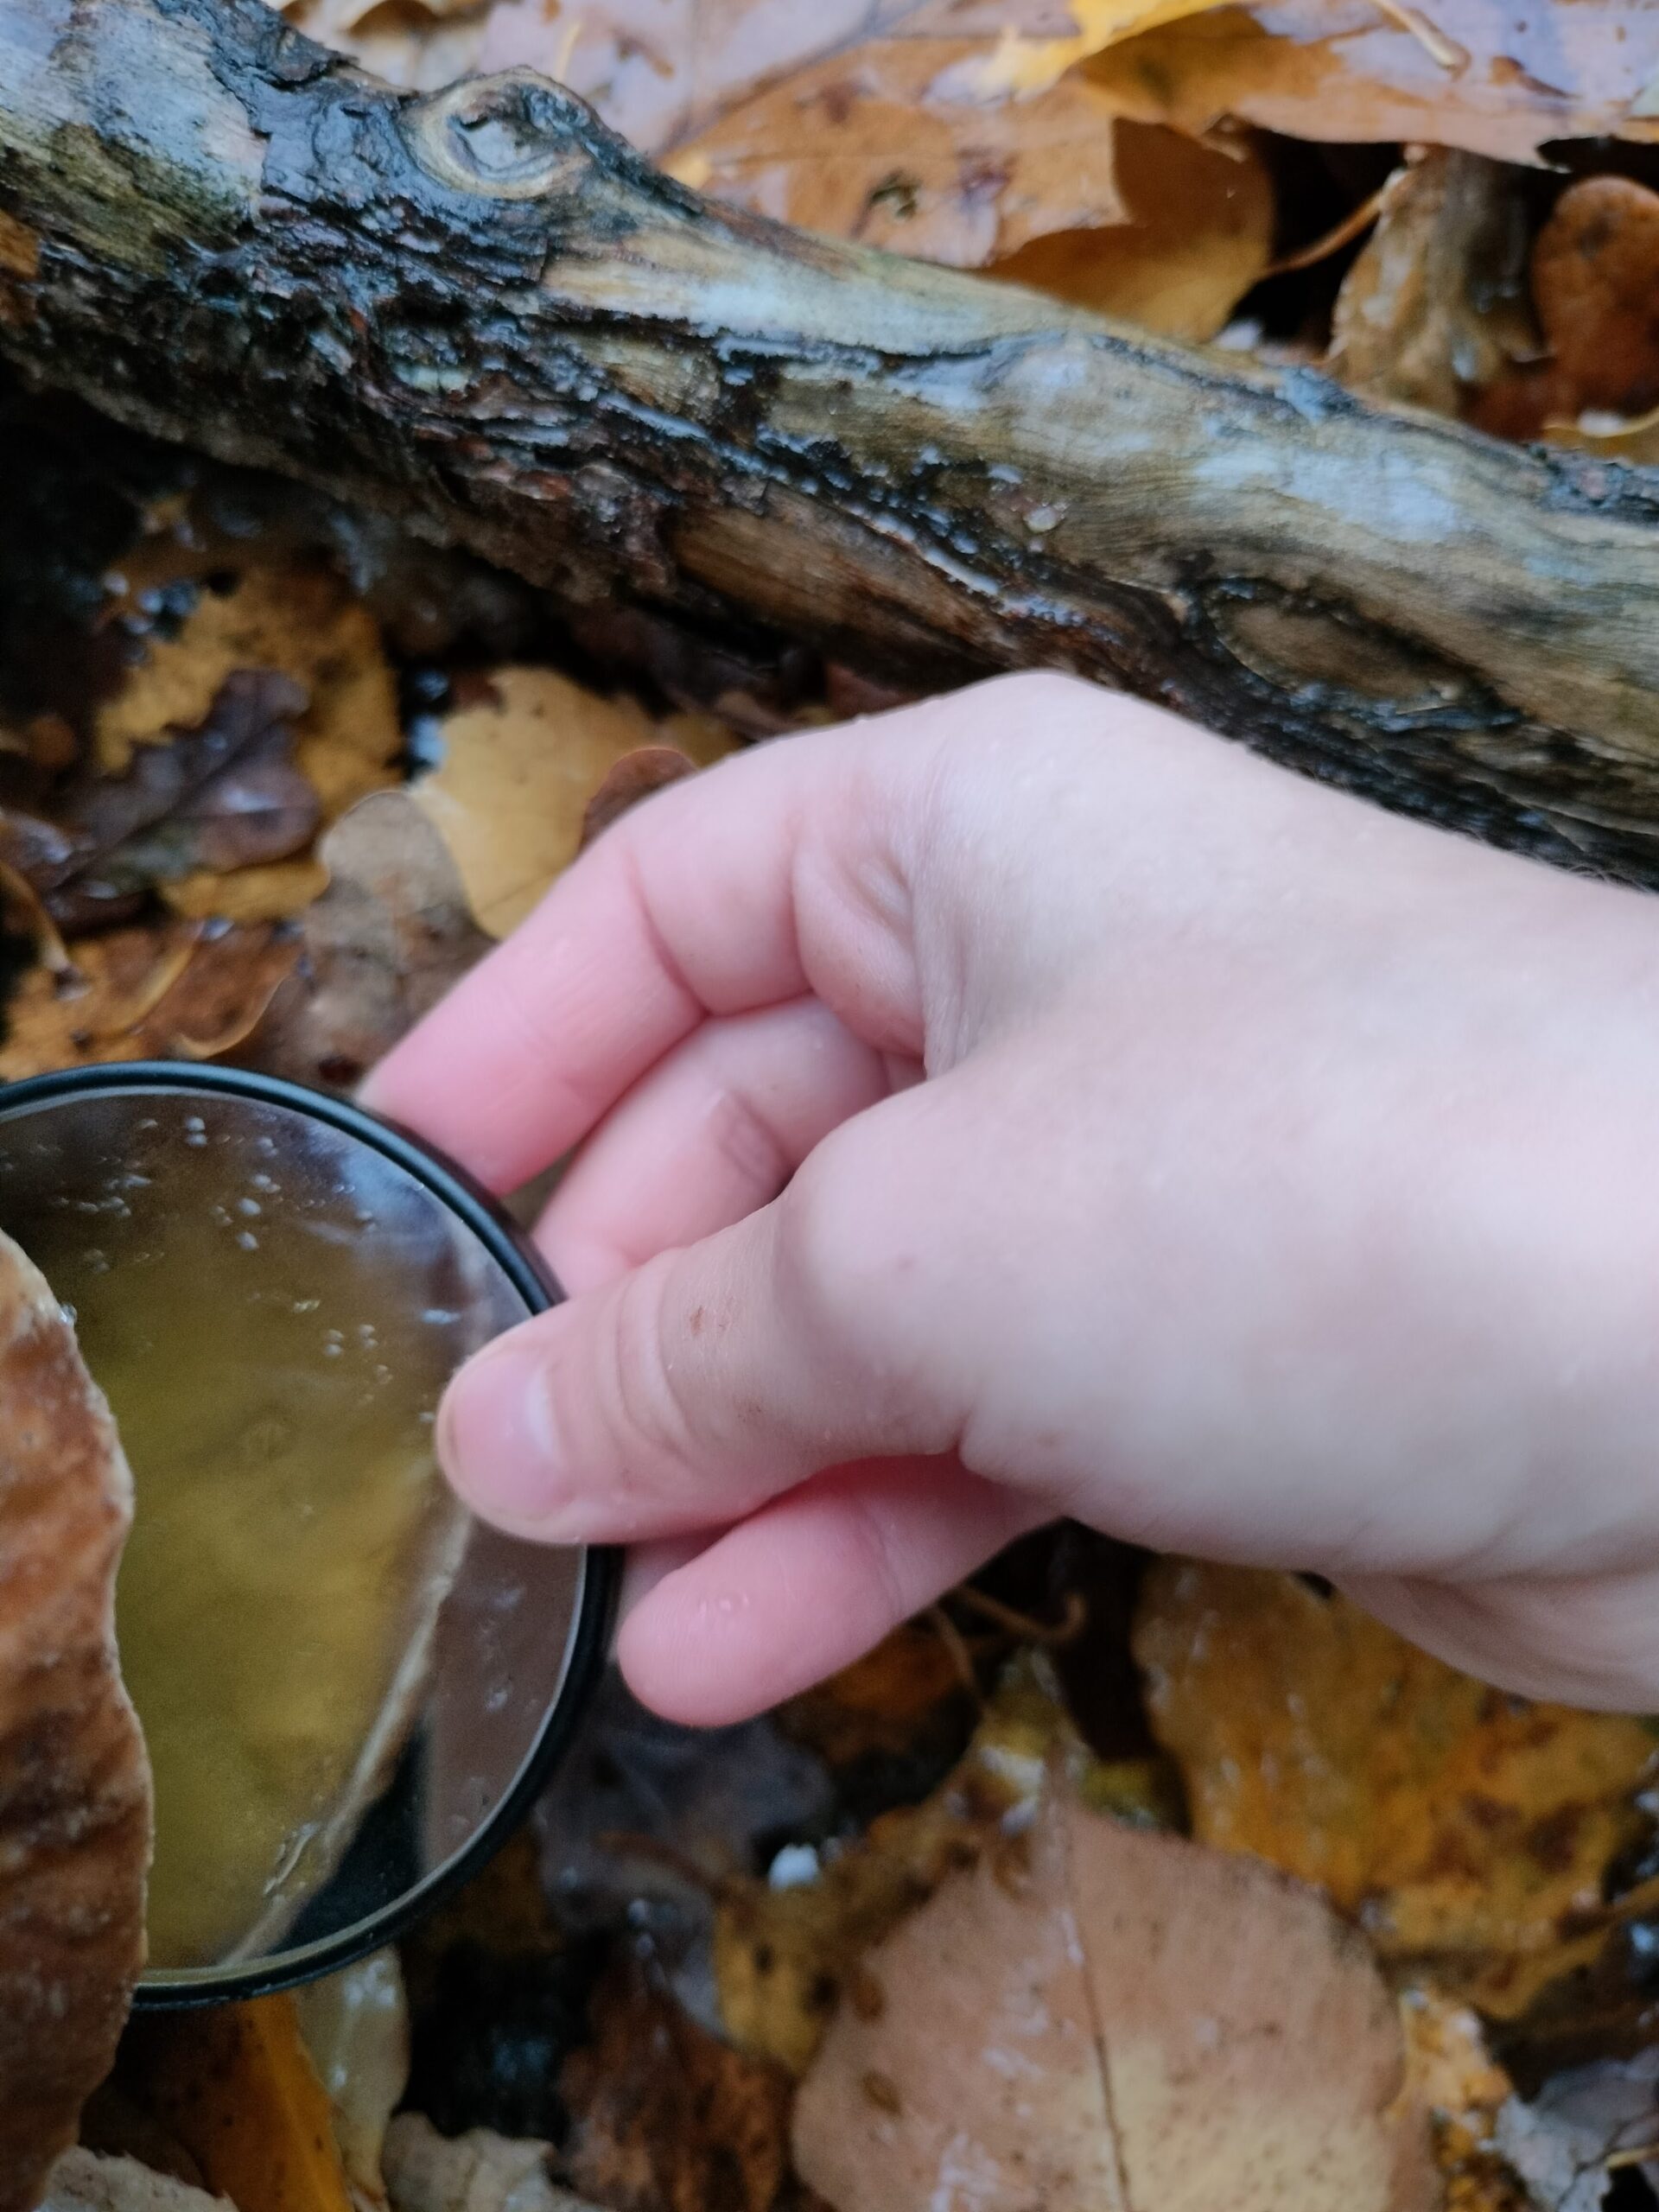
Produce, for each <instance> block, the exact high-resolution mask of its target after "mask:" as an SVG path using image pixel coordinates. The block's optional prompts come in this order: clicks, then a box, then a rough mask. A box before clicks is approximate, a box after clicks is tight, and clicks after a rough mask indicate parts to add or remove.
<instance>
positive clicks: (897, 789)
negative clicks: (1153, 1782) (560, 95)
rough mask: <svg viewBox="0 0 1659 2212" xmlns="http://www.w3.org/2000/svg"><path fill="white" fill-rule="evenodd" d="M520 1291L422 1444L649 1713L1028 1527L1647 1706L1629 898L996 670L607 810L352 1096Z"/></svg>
mask: <svg viewBox="0 0 1659 2212" xmlns="http://www.w3.org/2000/svg"><path fill="white" fill-rule="evenodd" d="M367 1096H368V1100H369V1103H371V1104H372V1105H375V1106H377V1107H378V1108H380V1109H382V1110H384V1111H385V1112H387V1113H389V1114H391V1115H393V1116H396V1117H397V1119H399V1120H401V1121H403V1122H406V1123H409V1124H410V1125H412V1126H414V1127H415V1128H418V1129H420V1130H422V1131H423V1132H424V1133H425V1134H426V1135H429V1137H430V1138H431V1139H432V1140H434V1141H435V1142H436V1143H438V1144H439V1145H441V1146H442V1147H445V1148H446V1149H447V1150H448V1151H449V1152H450V1153H452V1154H454V1155H455V1156H456V1157H457V1158H459V1159H460V1160H462V1161H463V1162H464V1163H465V1164H466V1165H467V1166H469V1167H470V1168H471V1169H472V1170H473V1171H474V1173H475V1174H477V1175H479V1176H480V1178H481V1179H483V1180H485V1181H486V1182H487V1183H489V1184H490V1185H493V1187H494V1188H496V1189H498V1190H500V1191H507V1190H511V1189H512V1188H514V1187H515V1186H517V1185H520V1184H522V1183H523V1182H524V1181H525V1180H526V1179H529V1178H530V1177H531V1176H532V1175H534V1174H536V1173H538V1172H539V1171H540V1170H541V1169H543V1168H544V1167H545V1166H548V1165H549V1163H550V1162H551V1161H553V1160H556V1159H558V1158H560V1157H562V1156H563V1155H564V1154H567V1153H568V1152H570V1151H571V1150H572V1149H573V1148H575V1162H574V1164H573V1166H571V1167H570V1169H569V1172H568V1173H567V1174H566V1175H565V1177H564V1179H563V1182H562V1183H561V1185H560V1186H559V1188H558V1190H557V1192H556V1195H555V1197H554V1199H553V1201H552V1203H551V1205H550V1208H549V1210H548V1211H547V1214H546V1216H545V1217H544V1219H543V1222H542V1224H541V1227H540V1230H539V1232H538V1233H539V1236H540V1238H541V1241H542V1243H543V1245H544V1247H545V1249H546V1251H547V1253H548V1255H549V1256H550V1260H551V1262H552V1263H553V1265H554V1267H555V1268H556V1270H557V1271H558V1273H559V1274H560V1275H561V1277H562V1278H563V1281H564V1282H565V1284H566V1285H567V1286H568V1287H569V1291H570V1293H571V1296H570V1298H569V1301H568V1302H567V1303H566V1304H565V1305H563V1306H560V1307H559V1308H557V1309H556V1311H555V1312H553V1313H549V1314H546V1315H544V1316H543V1317H541V1318H540V1319H537V1320H534V1321H531V1322H529V1323H527V1324H526V1325H524V1327H523V1328H521V1329H519V1330H518V1331H516V1332H513V1333H512V1334H511V1335H510V1336H508V1337H506V1338H503V1339H501V1340H500V1341H499V1343H498V1344H493V1345H492V1346H491V1347H490V1348H489V1350H487V1351H486V1352H484V1353H483V1354H482V1355H481V1356H480V1357H479V1358H478V1359H476V1360H475V1361H474V1363H472V1365H471V1366H470V1367H468V1368H467V1370H464V1372H463V1373H462V1374H461V1376H460V1377H459V1378H458V1379H457V1381H456V1382H455V1383H454V1386H453V1388H452V1389H451V1391H450V1393H449V1395H448V1399H447V1401H446V1403H445V1407H444V1410H443V1414H442V1420H441V1423H440V1434H441V1447H442V1454H443V1458H444V1462H445V1465H446V1466H447V1468H448V1471H449V1473H450V1475H451V1478H452V1479H453V1480H454V1483H455V1484H456V1485H457V1487H458V1488H459V1489H460V1490H461V1492H462V1493H463V1495H464V1496H465V1497H467V1499H468V1500H469V1501H470V1502H471V1503H473V1504H474V1506H475V1507H476V1508H477V1509H478V1510H480V1512H481V1513H483V1514H484V1515H486V1516H487V1517H488V1518H489V1519H491V1520H493V1521H495V1522H499V1523H500V1524H501V1525H502V1526H504V1527H505V1528H508V1529H513V1530H516V1531H518V1532H521V1533H523V1534H524V1535H530V1536H532V1537H537V1538H541V1539H543V1540H545V1541H551V1542H561V1543H563V1542H570V1541H599V1540H602V1541H619V1542H625V1543H627V1544H629V1545H631V1546H633V1547H635V1548H636V1553H635V1558H636V1562H637V1572H636V1577H635V1587H636V1590H637V1591H638V1592H640V1593H641V1594H639V1595H638V1596H637V1598H636V1600H635V1602H634V1603H633V1605H632V1610H631V1611H630V1612H629V1614H628V1616H627V1618H626V1621H625V1623H624V1624H623V1627H622V1629H621V1631H620V1645H619V1652H620V1660H621V1663H622V1665H623V1668H624V1670H625V1671H626V1675H627V1676H628V1679H629V1681H631V1682H632V1686H633V1688H635V1690H636V1691H637V1692H638V1694H639V1695H640V1696H641V1697H642V1698H643V1699H645V1700H646V1702H648V1703H649V1704H651V1705H652V1706H655V1707H658V1709H659V1710H660V1711H662V1712H664V1713H667V1714H669V1715H671V1717H673V1718H675V1719H681V1720H686V1721H692V1722H713V1721H721V1720H728V1719H735V1718H738V1717H740V1716H741V1715H743V1714H746V1713H751V1712H753V1711H756V1710H758V1709H760V1708H761V1707H765V1706H766V1705H769V1704H771V1703H772V1702H774V1701H775V1700H778V1699H779V1698H780V1697H783V1696H785V1695H787V1694H790V1693H791V1692H792V1691H795V1690H797V1689H799V1688H803V1687H804V1686H805V1685H807V1684H808V1683H810V1682H811V1681H816V1680H817V1679H819V1678H820V1677H822V1676H823V1675H825V1674H827V1673H829V1672H830V1671H831V1670H832V1669H835V1668H836V1667H837V1666H840V1665H842V1664H843V1663H844V1662H847V1661H849V1660H850V1659H852V1658H853V1657H855V1656H856V1655H857V1654H858V1653H859V1652H861V1650H863V1649H866V1648H867V1647H868V1646H869V1645H870V1644H871V1643H874V1641H876V1639H877V1638H879V1637H880V1636H881V1635H882V1634H883V1633H884V1632H885V1631H886V1630H887V1629H888V1628H890V1627H891V1626H893V1624H894V1623H896V1622H897V1621H899V1620H900V1619H901V1618H904V1617H905V1616H906V1615H907V1614H909V1613H911V1612H912V1611H916V1610H918V1608H920V1607H921V1606H923V1605H925V1604H927V1603H928V1602H929V1601H930V1600H931V1599H933V1598H935V1597H937V1596H938V1594H939V1592H941V1591H943V1590H944V1589H946V1588H948V1587H949V1586H950V1585H951V1584H952V1583H953V1582H955V1581H957V1580H959V1579H960V1578H961V1577H962V1576H963V1575H965V1574H967V1573H970V1572H971V1571H972V1570H973V1569H974V1568H975V1567H978V1566H979V1565H980V1564H981V1563H982V1562H983V1561H984V1560H986V1559H988V1557H989V1556H990V1555H991V1554H992V1553H994V1552H995V1550H997V1549H998V1548H1000V1547H1001V1545H1002V1544H1004V1543H1005V1542H1007V1541H1008V1540H1009V1539H1010V1538H1011V1537H1013V1536H1014V1535H1017V1534H1019V1533H1020V1532H1021V1531H1022V1530H1025V1529H1030V1528H1033V1527H1034V1526H1036V1525H1038V1524H1039V1523H1040V1522H1044V1521H1046V1520H1049V1519H1051V1518H1052V1517H1053V1516H1056V1515H1058V1514H1063V1513H1064V1514H1071V1515H1074V1516H1077V1518H1078V1519H1080V1520H1083V1521H1084V1522H1089V1523H1090V1524H1091V1525H1093V1526H1094V1527H1096V1528H1099V1529H1106V1530H1109V1531H1110V1532H1111V1533H1113V1534H1114V1535H1120V1536H1123V1537H1127V1538H1131V1539H1134V1540H1135V1541H1140V1542H1143V1543H1147V1544H1150V1545H1154V1546H1156V1547H1158V1548H1162V1549H1173V1550H1180V1551H1185V1552H1191V1553H1195V1554H1201V1555H1204V1556H1206V1557H1211V1558H1217V1559H1225V1560H1243V1561H1249V1562H1252V1563H1256V1564H1261V1565H1271V1566H1277V1567H1298V1568H1305V1569H1312V1570H1317V1571H1318V1572H1319V1573H1324V1574H1325V1575H1328V1576H1330V1577H1332V1579H1333V1580H1336V1581H1337V1582H1338V1583H1339V1584H1340V1585H1341V1586H1344V1588H1345V1589H1347V1590H1348V1591H1350V1592H1351V1593H1352V1594H1353V1595H1354V1596H1355V1597H1356V1598H1357V1599H1358V1600H1359V1601H1360V1602H1361V1603H1362V1604H1363V1605H1367V1606H1369V1607H1370V1608H1371V1609H1372V1610H1373V1611H1376V1612H1377V1613H1379V1614H1380V1615H1381V1616H1382V1617H1383V1618H1384V1619H1386V1620H1389V1621H1390V1622H1391V1623H1393V1624H1395V1626H1396V1627H1398V1628H1400V1629H1401V1630H1403V1631H1404V1632H1405V1633H1406V1634H1407V1635H1408V1636H1411V1637H1414V1638H1415V1639H1416V1640H1417V1641H1419V1642H1421V1643H1424V1644H1426V1645H1427V1646H1429V1647H1430V1648H1431V1649H1434V1650H1436V1651H1438V1652H1440V1653H1441V1654H1442V1655H1444V1656H1446V1657H1448V1658H1450V1659H1452V1660H1453V1661H1455V1662H1457V1663H1459V1665H1462V1666H1464V1667H1466V1668H1468V1669H1470V1670H1471V1671H1472V1672H1475V1673H1477V1674H1480V1675H1484V1676H1486V1677H1488V1678H1490V1679H1491V1680H1493V1681H1498V1682H1501V1683H1503V1684H1505V1685H1507V1686H1509V1687H1510V1688H1516V1689H1519V1690H1522V1691H1524V1692H1526V1693H1528V1694H1534V1695H1541V1696H1549V1697H1559V1698H1563V1699H1566V1700H1569V1701H1573V1702H1577V1703H1580V1704H1586V1705H1605V1706H1611V1707H1624V1708H1627V1709H1630V1710H1643V1711H1648V1710H1652V1709H1654V1708H1655V1707H1659V907H1656V906H1654V905H1653V903H1652V902H1651V901H1650V900H1649V899H1646V898H1644V897H1643V896H1641V895H1639V894H1637V893H1632V892H1628V891H1623V890H1619V889H1616V888H1612V887H1608V886H1606V885H1603V884H1599V883H1593V882H1590V881H1587V880H1579V879H1575V878H1573V877H1570V876H1568V875H1566V874H1560V873H1559V872H1556V871H1553V870H1550V869H1548V868H1543V867H1541V866H1538V865H1535V864H1533V863H1531V862H1529V861H1522V860H1518V859H1515V858H1511V857H1509V856H1506V855H1502V854H1498V853H1495V852H1491V851H1489V850H1487V849H1484V848H1482V847H1480V846H1478V845H1476V844H1473V843H1471V842H1467V841H1465V840H1463V839H1460V838H1457V837H1453V836H1447V835H1445V834H1442V833H1440V832H1438V831H1434V830H1432V829H1425V828H1422V827H1421V826H1418V825H1415V824H1413V823H1405V822H1402V821H1399V820H1396V819H1394V818H1392V817H1389V816H1386V815H1384V814H1383V813H1381V812H1379V811H1377V810H1374V809H1371V808H1369V807H1366V806H1364V805H1363V804H1360V803H1359V802H1357V801H1356V800H1354V799H1351V798H1346V797H1344V796H1341V795H1339V794H1337V793H1335V792H1332V791H1326V790H1325V789H1322V788H1321V787H1319V785H1315V784H1313V783H1311V782H1308V781H1305V780H1302V779H1298V778H1295V777H1293V776H1291V775H1289V774H1287V773H1285V772H1282V771H1280V770H1278V769H1275V768H1273V767H1269V766H1266V765H1264V764H1263V763H1262V762H1261V761H1259V760H1255V759H1253V758H1251V757H1250V756H1249V755H1248V754H1246V753H1243V752H1242V751H1240V750H1238V749H1236V748H1235V747H1230V746H1227V745H1225V744H1224V743H1222V742H1221V741H1219V740H1217V739H1216V738H1213V737H1211V736H1208V735H1206V734H1203V733H1201V732H1199V731H1198V730H1195V729H1192V728H1189V727H1187V726H1186V725H1185V724H1184V723H1181V722H1179V721H1176V720H1174V719H1173V718H1172V717H1170V716H1168V715H1162V714H1160V713H1159V712H1157V711H1156V710H1155V709H1151V708H1149V707H1145V706H1141V705H1137V704H1135V703H1134V702H1130V701H1128V700H1125V699H1122V698H1121V697H1118V696H1115V695H1112V694H1109V693H1107V692H1104V691H1101V690H1096V689H1094V688H1092V687H1090V686H1088V685H1085V684H1082V683H1073V682H1071V681H1070V680H1068V679H1065V678H1062V677H1035V676H1033V677H1009V678H1005V679H1002V680H1001V681H999V682H996V683H989V684H985V685H982V686H980V687H978V688H977V689H976V690H971V691H967V692H963V693H959V694H957V695H956V696H952V697H950V698H947V699H943V700H939V701H936V702H931V703H930V704H927V705H925V706H920V707H917V708H912V709H905V710H904V711H902V712H900V713H898V714H894V715H887V716H885V717H881V718H879V719H876V720H872V721H865V722H861V723H857V724H854V725H852V726H850V727H849V728H844V729H840V730H833V731H825V732H822V733H814V734H809V735H804V736H799V737H792V738H789V739H787V740H784V741H779V742H777V743H774V744H771V745H767V746H763V747H757V748H755V749H754V750H753V751H751V752H749V753H745V754H743V755H742V756H741V757H739V758H737V759H735V760H731V761H729V762H728V763H726V764H724V765H722V766H720V767H718V768H716V769H715V770H713V771H711V772H708V773H707V774H704V775H702V776H700V777H697V778H696V779H691V780H690V781H687V782H684V783H682V784H680V785H676V786H673V787H671V788H670V789H669V790H667V791H663V792H661V793H660V794H658V796H657V797H656V798H652V799H651V800H650V801H648V802H647V803H646V804H644V805H643V806H641V807H639V808H638V809H636V810H634V811H633V812H632V813H631V814H629V815H627V816H626V817H624V818H623V819H622V821H621V822H620V823H618V824H617V825H616V826H615V827H614V828H613V829H611V830H609V831H608V832H607V834H606V836H604V837H602V838H601V840H600V841H599V842H598V843H597V844H596V845H595V846H594V848H593V849H592V850H591V851H590V852H588V854H587V855H584V857H583V858H582V860H581V861H578V862H577V864H576V865H575V867H574V868H572V869H570V871H569V873H568V874H566V875H565V876H564V877H563V879H562V880H560V882H559V883H558V884H557V885H556V887H554V889H553V891H552V892H551V893H550V894H549V896H548V898H547V899H545V901H544V902H543V905H542V906H541V907H540V908H539V909H538V911H537V912H536V913H535V914H534V915H533V916H532V917H531V919H530V920H529V921H528V922H526V923H525V924H524V926H523V928H522V929H521V930H519V931H518V933H517V934H516V936H514V937H513V938H512V939H510V940H509V941H508V942H507V943H506V944H504V945H502V946H501V947H500V948H499V950H497V951H496V952H495V953H494V954H493V956H492V957H490V958H489V959H487V960H486V962H485V963H483V964H482V965H481V966H480V968H479V969H476V970H475V971H474V973H473V974H472V975H471V976H469V977H468V978H467V980H466V981H465V982H463V983H462V984H461V987H460V988H458V989H457V990H456V991H455V992H454V994H453V995H452V996H451V997H450V998H449V999H448V1001H446V1002H445V1003H444V1004H443V1005H442V1006H441V1007H439V1008H438V1009H437V1011H436V1012H435V1014H432V1015H430V1016H429V1018H428V1020H426V1021H425V1023H423V1025H422V1027H420V1028H419V1029H417V1030H416V1032H415V1033H414V1034H413V1035H412V1036H411V1037H410V1038H409V1039H407V1040H406V1041H405V1042H404V1044H403V1045H402V1046H399V1047H398V1048H397V1051H395V1052H393V1053H392V1054H391V1057H390V1058H389V1059H388V1060H387V1061H386V1062H385V1064H384V1065H383V1066H382V1067H381V1068H380V1069H379V1070H378V1071H377V1073H376V1075H375V1076H374V1077H372V1080H371V1083H370V1084H369V1086H368V1090H367Z"/></svg>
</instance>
